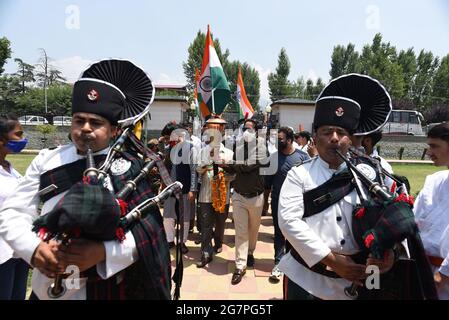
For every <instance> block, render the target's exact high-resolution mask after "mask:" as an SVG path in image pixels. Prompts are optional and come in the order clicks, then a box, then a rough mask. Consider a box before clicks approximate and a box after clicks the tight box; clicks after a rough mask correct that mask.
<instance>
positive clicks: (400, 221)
mask: <svg viewBox="0 0 449 320" xmlns="http://www.w3.org/2000/svg"><path fill="white" fill-rule="evenodd" d="M336 153H337V155H338V156H339V157H340V158H341V159H342V160H343V161H344V162H345V163H346V166H347V169H348V171H349V173H350V174H351V176H352V178H353V183H354V185H355V189H356V191H357V194H358V196H359V199H360V202H361V203H360V205H358V206H357V207H356V209H355V210H354V214H353V217H352V231H353V235H354V239H355V241H356V242H357V243H358V245H359V247H360V248H361V249H362V250H363V251H365V252H366V253H367V254H370V255H372V256H373V257H374V258H375V259H383V258H384V256H385V254H387V251H389V250H393V249H395V250H396V246H398V245H400V243H401V242H403V241H404V240H406V244H407V247H408V250H409V252H410V257H409V258H408V257H406V258H405V259H401V260H399V261H396V262H395V265H396V264H397V266H396V267H393V268H392V271H391V273H390V274H389V276H385V277H384V278H383V279H384V280H385V279H386V281H383V282H384V283H383V286H382V288H381V289H382V290H381V292H380V293H379V292H378V293H377V295H374V296H375V297H376V298H380V299H437V294H436V289H435V285H434V282H433V275H432V272H431V269H430V265H429V264H428V262H427V260H426V257H425V254H424V248H423V245H422V241H421V238H420V236H419V230H418V227H417V225H416V223H415V218H414V214H413V210H412V208H413V198H412V197H411V196H409V195H408V194H407V189H406V188H405V185H404V183H403V182H402V181H401V180H399V179H397V178H396V177H394V176H393V175H391V174H389V173H387V172H386V171H385V170H383V169H382V171H381V172H378V173H381V174H386V175H388V176H389V177H390V178H391V179H393V181H394V182H395V183H398V188H396V189H395V190H396V192H391V190H389V188H388V187H387V186H385V184H383V183H382V180H380V181H381V182H378V181H379V179H373V177H375V175H374V174H373V173H374V172H376V170H375V168H374V167H373V166H371V167H369V165H368V164H367V162H366V160H368V161H371V163H372V164H375V163H376V159H373V158H371V157H369V156H366V155H362V154H361V153H360V152H359V151H357V150H356V149H354V148H351V149H350V150H349V154H350V155H351V157H350V158H348V157H346V156H345V155H343V154H342V153H341V152H340V151H338V150H336ZM361 158H363V159H364V160H365V162H363V164H362V165H360V159H361ZM356 163H359V164H358V165H357V164H356ZM369 168H371V170H372V171H371V173H370V169H369ZM376 180H377V181H376ZM395 255H396V254H395ZM387 274H388V272H387ZM407 276H408V277H409V278H408V279H406V277H407ZM381 279H382V278H381ZM401 282H402V283H401ZM410 282H412V283H410ZM366 293H367V294H368V295H367V297H371V298H372V297H373V295H370V293H369V292H368V290H366V291H365V294H366ZM345 294H346V295H347V296H348V297H350V298H351V299H356V298H358V296H359V293H358V286H357V285H356V284H352V285H351V286H350V287H347V288H346V289H345Z"/></svg>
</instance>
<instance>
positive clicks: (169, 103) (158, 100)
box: [149, 95, 189, 131]
mask: <svg viewBox="0 0 449 320" xmlns="http://www.w3.org/2000/svg"><path fill="white" fill-rule="evenodd" d="M188 109H189V104H188V102H187V98H184V97H172V96H157V95H156V97H155V98H154V101H153V103H152V104H151V107H150V116H151V120H150V122H149V129H150V130H159V131H160V130H162V128H163V127H164V126H165V125H166V124H167V123H168V122H170V121H176V123H182V122H183V120H184V118H183V115H184V113H185V112H186V111H187V110H188Z"/></svg>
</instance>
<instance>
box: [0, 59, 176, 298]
mask: <svg viewBox="0 0 449 320" xmlns="http://www.w3.org/2000/svg"><path fill="white" fill-rule="evenodd" d="M153 96H154V86H153V84H152V82H151V79H150V78H149V77H148V75H147V74H146V73H145V72H144V71H143V70H142V69H140V68H139V67H137V66H135V65H134V64H133V63H131V62H129V61H127V60H118V59H111V60H102V61H100V62H97V63H95V64H93V65H91V66H90V67H89V68H88V69H86V70H85V71H84V72H83V73H82V75H81V77H80V78H79V79H78V81H76V82H75V84H74V87H73V94H72V126H71V129H70V137H71V141H72V142H71V143H69V144H67V145H64V146H60V147H57V148H53V149H44V150H41V151H40V153H39V155H37V156H36V158H35V159H34V160H33V161H32V163H31V165H30V166H29V168H28V169H27V171H26V175H25V177H24V179H23V180H22V181H21V183H20V184H19V185H18V187H17V188H16V189H15V191H14V193H13V195H12V196H11V197H9V198H8V199H7V200H6V201H5V203H4V205H3V207H2V210H1V213H0V224H1V228H0V234H1V236H2V237H3V238H4V239H5V240H6V241H7V242H8V244H9V245H10V246H11V247H12V248H13V249H14V251H15V252H16V253H17V254H18V256H19V257H21V258H22V259H24V260H25V261H26V262H28V263H29V264H30V265H31V266H32V267H33V277H32V293H31V297H30V299H41V300H46V299H56V298H57V299H64V300H96V299H103V300H105V299H108V300H109V299H170V295H171V293H170V289H171V279H170V278H171V268H170V256H169V250H168V244H167V242H166V236H165V232H164V229H163V224H162V217H161V214H160V212H159V210H158V208H157V207H154V208H152V209H151V211H150V212H149V214H148V215H147V216H146V217H145V218H144V219H141V220H140V221H139V222H138V223H136V224H135V225H133V226H132V228H130V230H129V231H128V232H126V233H125V234H123V235H121V236H120V238H121V239H120V240H121V241H119V240H117V239H114V238H113V236H114V234H117V230H116V228H117V221H116V220H115V216H114V217H113V215H114V214H116V213H117V210H119V211H118V213H119V214H120V208H119V209H117V203H116V201H115V200H116V199H115V198H114V197H113V195H114V193H116V192H117V191H118V190H120V189H121V188H122V187H123V186H124V184H125V182H126V181H128V180H130V179H132V178H134V176H135V175H136V174H137V173H139V171H140V170H141V168H142V167H143V165H144V163H143V160H142V159H141V157H139V155H138V154H137V153H135V152H132V151H130V150H128V151H121V152H119V156H118V157H116V158H115V159H114V160H113V162H112V165H111V166H110V170H108V171H107V172H105V175H106V177H105V178H104V181H103V182H102V185H101V186H100V187H101V188H102V189H104V190H106V191H104V190H103V191H101V190H102V189H95V190H100V191H99V192H98V193H96V192H94V193H92V192H89V191H86V190H90V189H88V188H83V186H81V185H80V183H82V182H81V181H82V179H83V172H84V171H85V170H86V153H88V149H90V150H91V151H92V152H93V156H94V160H95V162H96V165H97V167H98V166H99V165H101V163H102V162H103V161H105V156H106V154H107V153H108V151H110V144H111V143H112V142H113V141H114V139H115V138H116V135H117V131H118V123H119V121H121V120H124V119H127V118H130V117H132V116H136V115H137V114H138V113H139V112H141V111H145V110H147V109H148V108H149V105H150V104H151V102H152V100H153ZM152 196H153V191H152V190H151V187H150V181H149V180H148V179H143V180H142V182H141V183H140V184H139V185H138V186H137V187H136V189H135V190H134V191H133V192H132V193H131V194H130V196H129V198H128V199H127V200H126V203H125V205H126V206H127V208H128V210H130V209H132V208H133V207H135V206H136V205H137V204H138V203H139V202H141V201H143V200H145V199H148V198H151V197H152ZM41 202H42V209H41V210H39V207H40V203H41ZM61 212H63V213H61ZM69 216H70V218H71V219H74V218H77V219H79V220H80V221H83V222H84V223H85V225H89V226H90V227H91V229H90V231H89V232H87V230H84V229H81V230H78V231H79V232H80V235H79V236H78V237H72V238H71V239H70V240H69V241H67V242H61V241H55V240H51V239H50V240H49V241H43V240H42V239H41V238H40V237H38V235H37V234H36V233H35V232H33V231H32V229H33V223H34V225H36V221H39V225H40V226H42V227H43V226H47V227H50V226H52V225H53V224H54V222H55V220H57V221H58V223H63V222H62V220H63V219H64V218H65V222H64V223H65V225H66V226H68V227H70V223H71V221H72V220H70V219H69V218H68V217H69ZM94 222H95V224H94ZM40 231H44V232H45V228H43V229H40ZM111 235H112V236H111ZM70 266H72V267H73V266H75V267H76V268H77V269H78V271H79V272H80V273H79V274H78V275H76V274H75V275H74V277H75V278H73V279H71V281H77V285H72V286H69V285H66V289H67V290H65V292H64V294H63V295H62V296H60V297H52V296H51V295H50V291H51V290H49V288H51V287H52V283H54V281H55V280H54V278H55V277H57V276H58V275H60V274H62V273H65V272H66V270H67V268H68V267H70ZM62 281H63V282H64V281H65V280H62ZM72 283H75V282H72Z"/></svg>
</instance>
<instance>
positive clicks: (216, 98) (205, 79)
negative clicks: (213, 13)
mask: <svg viewBox="0 0 449 320" xmlns="http://www.w3.org/2000/svg"><path fill="white" fill-rule="evenodd" d="M230 99H231V89H230V88H229V84H228V80H227V79H226V76H225V74H224V72H223V68H222V66H221V63H220V60H219V59H218V55H217V52H216V51H215V48H214V42H213V41H212V37H211V36H210V28H209V26H207V35H206V44H205V46H204V53H203V64H202V66H201V73H200V78H199V81H198V101H199V102H200V103H201V102H204V104H205V105H206V106H207V107H208V109H209V111H210V112H211V113H214V114H218V115H219V114H221V113H222V112H223V110H224V108H225V107H226V105H227V104H228V102H229V100H230Z"/></svg>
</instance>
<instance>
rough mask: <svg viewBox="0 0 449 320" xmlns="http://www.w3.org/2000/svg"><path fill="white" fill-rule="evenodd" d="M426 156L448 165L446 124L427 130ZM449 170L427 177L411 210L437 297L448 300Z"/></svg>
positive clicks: (438, 164)
mask: <svg viewBox="0 0 449 320" xmlns="http://www.w3.org/2000/svg"><path fill="white" fill-rule="evenodd" d="M427 136H428V140H427V143H428V144H429V149H428V152H427V153H428V155H429V156H430V158H431V159H432V161H433V162H434V164H435V165H436V166H446V167H447V168H449V124H448V123H443V124H440V125H438V126H435V127H434V128H432V129H431V130H430V131H429V133H428V135H427ZM448 195H449V170H444V171H439V172H436V173H434V174H432V175H430V176H428V177H427V178H426V182H425V183H424V187H423V189H422V190H421V192H420V193H419V195H418V197H417V198H416V202H415V206H414V212H415V217H416V223H417V224H418V227H419V230H420V233H421V238H422V241H423V244H424V249H425V250H426V254H427V256H428V257H429V261H430V263H431V264H432V267H433V270H434V278H435V282H436V286H437V290H438V296H439V298H440V299H445V300H446V299H449V211H448V207H449V197H448Z"/></svg>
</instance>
